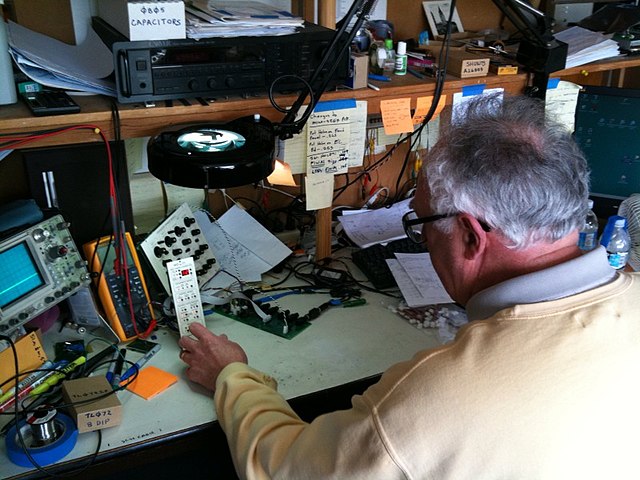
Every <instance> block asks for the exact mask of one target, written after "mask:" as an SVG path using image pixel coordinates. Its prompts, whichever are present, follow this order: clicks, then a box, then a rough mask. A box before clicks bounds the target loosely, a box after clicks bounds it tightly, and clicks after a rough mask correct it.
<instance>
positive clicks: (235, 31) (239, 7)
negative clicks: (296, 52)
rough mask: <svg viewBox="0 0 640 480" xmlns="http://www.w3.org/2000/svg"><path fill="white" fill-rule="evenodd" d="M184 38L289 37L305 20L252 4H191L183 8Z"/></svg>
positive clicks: (213, 1) (198, 0) (197, 0)
mask: <svg viewBox="0 0 640 480" xmlns="http://www.w3.org/2000/svg"><path fill="white" fill-rule="evenodd" d="M185 9H186V20H187V37H189V38H193V39H198V38H210V37H240V36H252V37H258V36H276V35H290V34H292V33H295V32H296V30H297V29H298V28H301V27H302V26H303V25H304V19H302V18H301V17H296V16H294V15H292V14H291V13H290V12H287V11H286V10H280V9H277V8H274V7H271V6H269V5H265V4H263V3H260V2H253V1H233V2H230V1H216V0H209V1H207V0H192V1H191V2H190V3H189V4H187V5H186V7H185Z"/></svg>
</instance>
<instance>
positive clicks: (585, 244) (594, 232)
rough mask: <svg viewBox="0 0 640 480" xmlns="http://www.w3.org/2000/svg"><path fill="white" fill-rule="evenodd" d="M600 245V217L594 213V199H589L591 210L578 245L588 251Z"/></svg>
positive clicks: (581, 231)
mask: <svg viewBox="0 0 640 480" xmlns="http://www.w3.org/2000/svg"><path fill="white" fill-rule="evenodd" d="M597 246H598V217H596V214H595V213H593V200H591V199H589V211H588V212H587V217H586V218H585V221H584V225H583V226H582V229H581V230H580V236H579V238H578V247H580V250H584V251H585V252H588V251H589V250H593V249H594V248H596V247H597Z"/></svg>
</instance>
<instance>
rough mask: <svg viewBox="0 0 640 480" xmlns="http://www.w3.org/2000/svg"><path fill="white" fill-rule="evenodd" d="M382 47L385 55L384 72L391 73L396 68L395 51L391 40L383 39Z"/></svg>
mask: <svg viewBox="0 0 640 480" xmlns="http://www.w3.org/2000/svg"><path fill="white" fill-rule="evenodd" d="M384 49H385V50H386V53H387V57H386V58H385V59H384V72H385V73H393V71H394V70H395V68H396V51H395V50H394V49H393V40H391V39H390V38H387V39H386V40H385V41H384Z"/></svg>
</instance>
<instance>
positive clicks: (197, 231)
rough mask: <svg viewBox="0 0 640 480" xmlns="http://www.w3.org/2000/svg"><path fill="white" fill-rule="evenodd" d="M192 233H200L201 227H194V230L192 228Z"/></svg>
mask: <svg viewBox="0 0 640 480" xmlns="http://www.w3.org/2000/svg"><path fill="white" fill-rule="evenodd" d="M191 235H200V229H199V228H194V229H193V230H191Z"/></svg>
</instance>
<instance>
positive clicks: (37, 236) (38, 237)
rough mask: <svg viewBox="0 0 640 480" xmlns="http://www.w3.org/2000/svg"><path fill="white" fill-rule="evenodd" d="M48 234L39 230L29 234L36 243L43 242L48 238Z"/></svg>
mask: <svg viewBox="0 0 640 480" xmlns="http://www.w3.org/2000/svg"><path fill="white" fill-rule="evenodd" d="M48 234H49V232H46V233H45V231H44V230H42V229H41V228H36V229H35V230H34V231H33V232H31V236H32V237H33V239H34V240H35V241H36V242H38V243H40V242H43V241H44V240H45V239H46V238H47V237H48V236H49V235H48Z"/></svg>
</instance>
